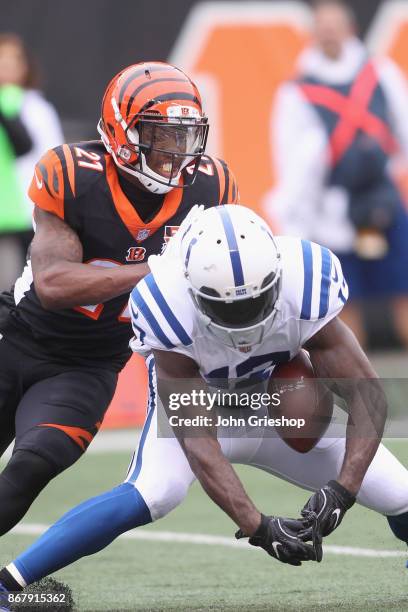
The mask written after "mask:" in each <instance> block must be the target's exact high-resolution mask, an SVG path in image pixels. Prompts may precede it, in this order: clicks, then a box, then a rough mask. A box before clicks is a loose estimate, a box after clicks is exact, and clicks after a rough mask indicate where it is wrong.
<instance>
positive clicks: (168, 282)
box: [129, 236, 348, 382]
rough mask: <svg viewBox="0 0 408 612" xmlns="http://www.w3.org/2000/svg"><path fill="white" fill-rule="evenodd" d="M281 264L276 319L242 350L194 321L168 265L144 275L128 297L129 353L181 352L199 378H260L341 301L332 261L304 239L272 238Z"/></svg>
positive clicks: (183, 285)
mask: <svg viewBox="0 0 408 612" xmlns="http://www.w3.org/2000/svg"><path fill="white" fill-rule="evenodd" d="M276 243H277V246H278V249H279V251H280V254H281V262H282V288H281V293H280V297H279V300H278V302H277V314H276V317H275V319H274V323H273V325H272V327H271V328H270V329H269V331H268V333H266V334H265V336H264V338H263V341H262V342H261V343H260V344H258V345H255V346H254V347H253V348H252V350H251V351H250V352H248V353H244V352H242V351H241V350H239V349H236V348H232V347H229V346H226V345H225V344H222V342H221V341H220V340H218V339H217V338H216V337H215V336H214V335H213V334H212V333H211V332H210V331H209V330H208V328H206V326H205V324H204V323H203V321H202V319H201V318H200V316H199V314H198V312H197V309H196V307H195V306H194V304H193V300H192V297H191V296H190V294H189V291H188V288H189V284H188V281H187V280H186V279H185V277H184V275H183V272H182V270H181V267H180V268H177V267H176V266H175V265H174V263H169V264H168V265H167V266H165V265H163V268H162V269H160V270H158V271H157V272H156V273H155V275H153V274H149V275H148V276H146V277H145V278H144V279H143V280H142V281H140V282H139V283H138V284H137V286H136V287H135V288H134V290H133V291H132V293H131V296H130V300H129V305H130V312H131V318H132V325H133V330H134V333H135V337H134V339H133V340H132V341H131V347H132V350H133V351H135V352H139V353H141V354H146V353H148V352H150V351H152V350H155V349H156V350H162V351H170V352H175V353H181V354H183V355H187V356H188V357H190V358H191V359H193V360H194V361H195V362H196V363H197V365H198V366H199V369H200V373H201V375H202V376H203V378H205V379H206V380H208V381H210V380H211V379H218V380H219V379H229V380H234V381H235V382H236V381H237V379H248V378H250V379H251V380H254V381H256V380H264V379H266V378H268V377H269V376H270V374H271V372H272V371H273V369H274V367H275V366H276V365H278V364H281V363H286V362H288V361H290V360H291V359H292V358H293V357H294V356H295V355H296V354H297V353H298V352H299V350H300V349H301V347H302V346H303V345H304V344H305V343H306V342H307V341H308V340H309V339H310V338H311V337H312V336H314V334H316V333H317V332H318V331H319V330H320V329H321V328H322V327H324V326H325V325H326V324H327V323H328V322H329V321H330V320H331V319H333V318H334V317H336V316H337V315H338V314H339V312H340V311H341V309H342V308H343V306H344V304H345V303H346V300H347V298H348V288H347V284H346V281H345V280H344V278H343V273H342V270H341V264H340V262H339V260H338V258H337V257H336V256H335V255H334V254H333V253H332V252H331V251H329V250H328V249H327V248H325V247H322V246H320V245H318V244H315V243H313V242H309V241H307V240H301V239H300V238H293V237H288V236H281V237H277V238H276Z"/></svg>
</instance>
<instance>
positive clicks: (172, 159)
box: [98, 62, 208, 193]
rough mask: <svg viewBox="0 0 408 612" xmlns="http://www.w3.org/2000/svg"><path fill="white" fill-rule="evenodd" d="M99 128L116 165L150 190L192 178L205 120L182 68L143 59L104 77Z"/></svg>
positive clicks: (201, 149) (201, 150)
mask: <svg viewBox="0 0 408 612" xmlns="http://www.w3.org/2000/svg"><path fill="white" fill-rule="evenodd" d="M98 131H99V133H100V135H101V137H102V141H103V143H104V145H105V147H106V149H107V151H108V152H109V153H110V154H111V155H112V157H113V159H114V161H115V163H116V165H117V166H118V167H119V168H121V169H122V170H124V171H125V172H127V173H129V174H131V175H133V176H135V177H136V178H137V179H138V180H139V181H140V182H141V183H142V185H144V187H145V188H147V189H148V190H149V191H151V192H153V193H167V192H168V191H170V190H171V189H173V188H174V187H187V186H188V185H191V184H192V183H193V182H194V180H195V177H196V174H197V171H198V166H199V164H200V160H201V157H202V155H203V153H204V151H205V146H206V142H207V134H208V120H207V117H206V116H205V115H204V113H203V110H202V103H201V96H200V93H199V91H198V89H197V87H196V86H195V84H194V83H193V82H192V81H191V79H190V78H189V77H188V76H187V75H186V74H184V72H182V71H181V70H180V69H178V68H176V67H175V66H172V65H170V64H167V63H164V62H143V63H139V64H134V65H132V66H129V67H128V68H125V69H124V70H122V71H121V72H119V74H117V75H116V76H115V77H114V78H113V79H112V81H111V82H110V83H109V85H108V87H107V89H106V92H105V95H104V98H103V101H102V112H101V119H100V121H99V124H98Z"/></svg>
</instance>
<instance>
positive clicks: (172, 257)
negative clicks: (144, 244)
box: [147, 204, 204, 274]
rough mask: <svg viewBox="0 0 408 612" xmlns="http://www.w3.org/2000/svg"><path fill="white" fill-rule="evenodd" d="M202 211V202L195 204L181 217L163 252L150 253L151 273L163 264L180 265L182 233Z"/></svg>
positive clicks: (148, 261) (184, 232)
mask: <svg viewBox="0 0 408 612" xmlns="http://www.w3.org/2000/svg"><path fill="white" fill-rule="evenodd" d="M203 212H204V206H203V205H202V204H200V205H198V204H196V205H195V206H193V208H192V209H191V210H190V212H189V213H188V215H187V216H186V217H185V218H184V219H183V222H182V224H181V225H180V227H179V229H178V230H177V232H176V233H175V234H174V235H173V236H172V237H171V238H170V240H169V241H168V243H167V245H166V247H165V249H164V251H163V253H162V254H161V255H150V257H149V259H148V260H147V263H148V264H149V268H150V270H151V272H153V274H154V273H155V272H157V271H158V270H160V269H162V268H163V266H166V265H168V264H170V265H177V264H180V265H181V258H180V251H181V241H182V239H183V237H184V234H186V232H187V231H188V230H189V229H190V227H191V225H192V223H193V222H194V221H195V220H196V219H197V218H198V217H199V216H200V215H201V214H202V213H203Z"/></svg>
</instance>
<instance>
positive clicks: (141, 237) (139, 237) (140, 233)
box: [136, 229, 150, 242]
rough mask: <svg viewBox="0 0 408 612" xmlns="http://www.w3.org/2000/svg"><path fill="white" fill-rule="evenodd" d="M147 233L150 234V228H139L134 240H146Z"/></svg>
mask: <svg viewBox="0 0 408 612" xmlns="http://www.w3.org/2000/svg"><path fill="white" fill-rule="evenodd" d="M149 234H150V230H148V229H142V230H139V231H138V233H137V236H136V240H137V241H138V242H142V240H146V238H147V237H148V236H149Z"/></svg>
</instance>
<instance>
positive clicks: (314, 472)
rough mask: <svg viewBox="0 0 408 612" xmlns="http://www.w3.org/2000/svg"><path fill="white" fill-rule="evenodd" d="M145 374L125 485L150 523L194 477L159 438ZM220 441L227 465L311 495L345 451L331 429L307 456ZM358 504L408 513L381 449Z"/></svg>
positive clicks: (390, 460)
mask: <svg viewBox="0 0 408 612" xmlns="http://www.w3.org/2000/svg"><path fill="white" fill-rule="evenodd" d="M148 361H149V360H148ZM149 370H150V377H149V379H150V380H149V387H150V393H149V411H148V415H147V418H146V422H145V425H144V428H143V431H142V435H141V438H140V442H139V447H138V449H137V451H136V452H135V454H134V457H133V460H132V462H131V464H130V466H129V470H128V475H127V477H126V480H125V482H131V483H133V484H134V486H135V487H136V488H137V489H138V491H139V493H140V494H141V495H142V497H143V499H144V501H145V502H146V504H147V506H148V507H149V510H150V513H151V516H152V520H153V521H154V520H157V519H158V518H161V517H162V516H164V515H165V514H167V513H168V512H170V510H172V509H173V508H175V507H176V506H177V505H178V504H180V503H181V502H182V500H183V499H184V497H185V496H186V494H187V491H188V489H189V487H190V485H191V484H192V482H193V481H194V480H195V475H194V474H193V472H192V470H191V468H190V465H189V463H188V461H187V459H186V457H185V455H184V452H183V450H182V448H181V446H180V444H179V442H178V440H177V439H176V438H162V437H158V435H157V410H158V406H157V401H156V398H157V391H156V383H155V371H154V368H151V367H150V368H149ZM337 435H338V434H337ZM218 440H219V442H220V445H221V448H222V451H223V453H224V455H225V457H227V459H228V460H229V461H230V462H231V463H241V464H245V465H251V466H253V467H256V468H260V469H261V470H265V471H266V472H269V473H270V474H273V475H274V476H277V477H279V478H282V479H283V480H286V481H288V482H290V483H292V484H294V485H297V486H299V487H301V488H303V489H307V490H309V491H316V490H317V489H320V488H321V487H323V486H324V485H325V484H326V483H327V482H328V481H329V480H336V478H338V476H339V473H340V469H341V466H342V464H343V458H344V452H345V437H344V436H343V437H341V438H338V437H337V438H330V428H329V430H328V431H327V433H326V434H325V436H324V437H323V438H322V439H321V440H320V442H319V443H318V444H317V445H316V446H315V448H314V449H312V450H311V451H309V452H308V453H306V454H301V453H298V452H296V451H294V450H292V449H291V448H290V447H289V446H287V444H286V443H285V442H283V440H281V439H280V438H279V437H276V438H271V437H266V438H249V437H246V436H245V437H242V438H237V437H229V435H228V430H227V429H221V431H220V432H219V438H218ZM357 502H358V503H359V504H361V505H362V506H366V507H367V508H371V509H372V510H375V511H376V512H379V513H381V514H384V515H388V516H392V515H399V514H402V513H405V512H408V471H407V470H406V469H405V467H404V466H403V465H402V464H401V463H400V462H399V461H398V460H397V459H396V458H395V457H394V456H393V455H392V453H390V451H388V450H387V449H386V448H385V447H384V446H383V445H380V447H379V448H378V451H377V454H376V455H375V457H374V459H373V461H372V463H371V465H370V467H369V469H368V471H367V474H366V476H365V478H364V481H363V484H362V487H361V489H360V491H359V493H358V496H357ZM272 509H273V492H272V489H271V511H272Z"/></svg>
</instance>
